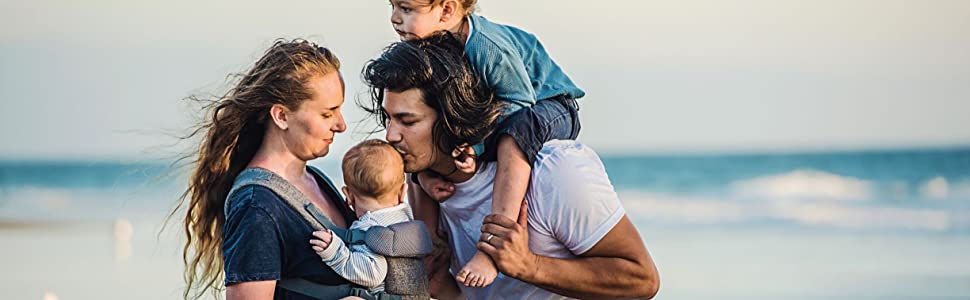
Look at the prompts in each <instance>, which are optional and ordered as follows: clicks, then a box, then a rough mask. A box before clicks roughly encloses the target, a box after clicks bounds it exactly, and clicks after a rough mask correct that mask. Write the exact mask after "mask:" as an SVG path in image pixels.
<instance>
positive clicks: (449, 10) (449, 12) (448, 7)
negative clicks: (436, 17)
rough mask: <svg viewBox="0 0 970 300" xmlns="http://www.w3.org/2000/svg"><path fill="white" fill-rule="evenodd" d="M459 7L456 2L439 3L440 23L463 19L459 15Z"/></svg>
mask: <svg viewBox="0 0 970 300" xmlns="http://www.w3.org/2000/svg"><path fill="white" fill-rule="evenodd" d="M460 6H461V5H460V4H458V1H457V0H445V2H444V3H441V20H440V21H441V22H442V23H445V22H448V21H450V20H451V19H453V18H460V17H464V16H463V15H462V13H461V9H460V8H461V7H460Z"/></svg>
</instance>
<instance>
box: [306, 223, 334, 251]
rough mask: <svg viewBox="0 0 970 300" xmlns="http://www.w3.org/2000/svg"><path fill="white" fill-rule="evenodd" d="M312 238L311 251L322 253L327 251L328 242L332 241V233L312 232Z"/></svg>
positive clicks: (327, 231) (328, 230)
mask: <svg viewBox="0 0 970 300" xmlns="http://www.w3.org/2000/svg"><path fill="white" fill-rule="evenodd" d="M313 237H314V238H312V239H310V245H313V251H316V252H318V253H319V252H323V250H324V249H327V247H328V246H330V242H332V241H333V232H331V231H330V229H327V230H326V231H314V232H313Z"/></svg>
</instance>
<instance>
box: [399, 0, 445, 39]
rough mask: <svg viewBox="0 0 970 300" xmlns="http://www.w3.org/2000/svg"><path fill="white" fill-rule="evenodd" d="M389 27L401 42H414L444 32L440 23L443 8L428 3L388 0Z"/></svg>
mask: <svg viewBox="0 0 970 300" xmlns="http://www.w3.org/2000/svg"><path fill="white" fill-rule="evenodd" d="M390 2H391V26H393V27H394V31H395V32H397V35H398V37H400V38H401V40H402V41H403V40H414V39H419V38H423V37H427V36H428V35H430V34H432V33H434V32H436V31H439V30H445V29H446V28H443V26H444V25H443V24H444V23H442V22H441V12H442V10H443V6H441V5H436V6H432V5H430V3H428V1H420V0H390Z"/></svg>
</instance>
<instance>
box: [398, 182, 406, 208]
mask: <svg viewBox="0 0 970 300" xmlns="http://www.w3.org/2000/svg"><path fill="white" fill-rule="evenodd" d="M407 194H408V184H407V183H404V184H401V193H400V194H398V195H397V204H401V203H404V196H405V195H407Z"/></svg>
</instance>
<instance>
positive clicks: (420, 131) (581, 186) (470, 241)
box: [364, 34, 659, 299]
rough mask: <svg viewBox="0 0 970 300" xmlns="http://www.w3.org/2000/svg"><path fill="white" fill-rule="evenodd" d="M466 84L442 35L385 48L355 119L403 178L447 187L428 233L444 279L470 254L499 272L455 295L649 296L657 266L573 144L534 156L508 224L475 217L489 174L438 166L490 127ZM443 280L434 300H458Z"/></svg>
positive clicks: (600, 173) (482, 101) (367, 73)
mask: <svg viewBox="0 0 970 300" xmlns="http://www.w3.org/2000/svg"><path fill="white" fill-rule="evenodd" d="M473 74H474V73H473V72H472V70H471V67H470V66H469V64H468V63H467V61H466V60H465V59H464V58H463V57H462V52H461V46H460V43H459V42H458V41H457V40H455V39H454V37H452V36H451V35H448V34H439V35H434V36H431V37H429V38H427V39H424V40H418V41H409V42H400V43H395V44H393V45H392V46H390V47H388V48H387V49H386V50H385V51H384V53H383V54H382V55H381V57H379V58H377V59H375V60H372V61H370V62H369V63H368V64H367V66H366V68H365V70H364V79H365V81H366V82H367V84H368V85H369V86H370V88H371V90H372V95H371V96H372V97H371V100H372V101H371V103H370V105H371V106H370V107H364V109H365V110H367V111H369V112H371V113H373V114H375V116H376V117H377V119H378V122H379V123H380V124H381V125H382V126H384V127H385V128H386V130H387V141H388V142H390V143H391V144H392V145H394V146H395V148H396V149H397V150H398V151H399V152H400V153H401V155H402V157H403V158H404V165H405V171H406V172H409V173H414V172H419V171H423V170H432V171H435V172H437V173H438V174H443V176H444V177H445V178H446V179H448V180H450V181H451V182H454V183H455V185H456V189H455V193H454V195H453V196H452V197H451V198H450V199H448V200H447V201H444V202H442V203H441V204H440V214H441V218H440V220H441V224H440V225H439V228H440V229H442V230H443V231H445V232H446V233H447V235H448V244H449V246H450V248H451V250H452V252H453V254H454V259H452V260H451V261H450V268H451V271H456V270H459V268H460V267H461V266H462V265H464V264H465V263H466V262H468V260H470V259H471V257H472V255H473V254H474V253H475V251H476V249H480V250H481V251H484V252H485V253H487V254H488V255H489V256H491V257H492V259H493V260H494V261H495V263H496V265H497V267H498V269H499V271H501V273H502V275H500V276H499V277H498V278H496V280H495V282H494V283H492V284H491V285H489V286H487V287H485V288H466V287H462V290H461V291H460V292H461V293H463V294H464V295H465V296H467V297H468V298H470V299H495V298H529V299H559V298H563V296H565V297H572V298H596V299H601V298H652V297H653V296H654V295H655V294H656V293H657V290H658V289H659V277H658V274H657V270H656V267H655V266H654V264H653V261H652V259H651V258H650V255H649V253H648V252H647V249H646V247H645V246H644V244H643V241H642V240H641V239H640V236H639V233H638V232H637V230H636V228H635V227H634V226H633V224H632V223H631V222H630V220H629V219H628V218H627V217H626V214H625V211H624V210H623V207H622V206H621V205H620V201H619V199H618V198H617V195H616V193H615V192H614V191H613V186H612V185H611V184H610V182H609V179H608V178H607V176H606V172H605V170H604V168H603V164H602V162H601V161H600V160H599V157H598V156H596V154H595V153H594V152H593V151H592V150H590V149H589V148H587V147H585V146H583V145H582V144H580V143H578V142H576V141H552V142H549V143H546V144H545V145H544V146H543V149H542V150H541V151H540V153H539V155H538V158H537V159H536V163H535V165H534V167H533V173H532V177H531V180H530V187H529V192H528V193H527V195H526V199H525V201H524V203H523V206H522V207H523V208H522V212H520V214H519V218H518V220H510V219H508V218H506V217H503V216H501V215H488V216H486V215H487V214H488V213H489V211H490V209H491V201H492V194H491V193H492V181H494V176H495V167H494V164H484V165H483V164H479V167H478V170H477V172H475V173H472V174H467V173H462V172H456V167H455V163H454V159H453V158H452V156H451V155H449V154H450V153H452V151H453V150H454V149H456V148H458V147H459V145H470V144H475V143H478V142H481V141H482V140H483V139H484V137H485V136H487V135H488V134H489V133H490V132H491V130H492V129H494V128H495V126H496V125H497V122H498V119H499V118H498V116H499V114H500V110H501V106H500V104H498V101H495V100H494V99H493V98H492V95H491V94H490V92H489V91H487V90H485V88H483V86H482V85H481V84H480V83H479V81H477V80H475V78H474V75H473ZM416 217H418V218H421V217H422V216H416ZM428 221H435V220H428ZM448 267H449V266H444V265H440V266H435V267H432V268H433V269H432V270H429V273H432V274H435V273H436V272H437V273H438V274H440V273H443V272H440V271H441V270H444V269H446V268H448ZM435 268H438V269H437V270H436V269H435ZM451 275H452V276H453V275H456V274H451ZM447 278H448V279H449V280H448V282H445V283H446V284H445V285H443V286H439V287H438V288H439V289H435V288H434V287H433V289H432V293H433V296H436V297H439V298H450V297H453V296H455V294H457V293H458V291H456V289H455V287H456V284H455V283H454V281H453V279H451V278H452V277H447ZM439 279H440V278H439ZM557 294H558V295H557Z"/></svg>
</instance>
